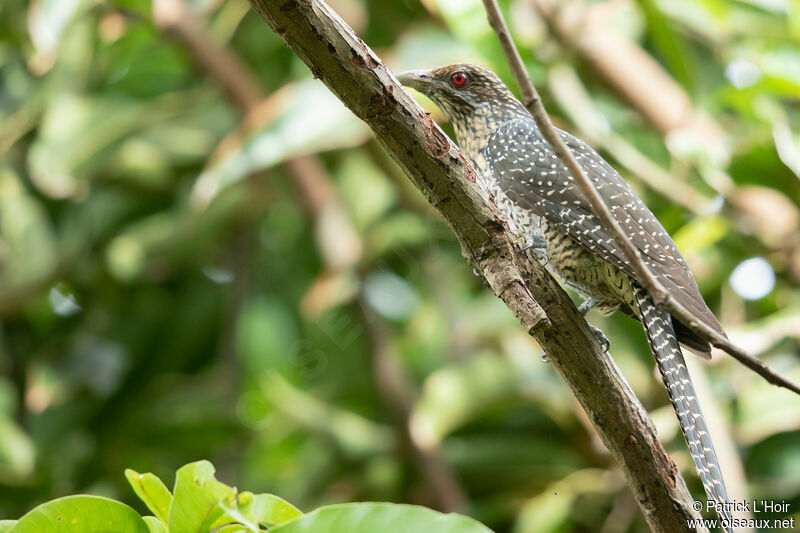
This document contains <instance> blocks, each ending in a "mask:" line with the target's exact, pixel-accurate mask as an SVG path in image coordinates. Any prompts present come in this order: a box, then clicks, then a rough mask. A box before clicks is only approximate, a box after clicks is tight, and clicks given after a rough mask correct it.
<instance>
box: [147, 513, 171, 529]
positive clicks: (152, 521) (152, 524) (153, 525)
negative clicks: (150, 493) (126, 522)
mask: <svg viewBox="0 0 800 533" xmlns="http://www.w3.org/2000/svg"><path fill="white" fill-rule="evenodd" d="M144 522H145V524H147V527H148V528H149V529H150V533H168V532H167V526H166V525H164V522H162V521H161V520H159V519H158V518H156V517H155V516H145V517H144Z"/></svg>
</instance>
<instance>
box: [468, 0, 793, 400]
mask: <svg viewBox="0 0 800 533" xmlns="http://www.w3.org/2000/svg"><path fill="white" fill-rule="evenodd" d="M483 5H484V6H485V7H486V13H487V16H488V19H489V24H490V25H491V26H492V29H494V31H495V33H497V37H498V39H499V40H500V44H501V46H502V47H503V52H504V53H505V55H506V59H507V60H508V63H509V65H510V66H511V72H512V73H513V74H514V78H515V79H516V81H517V84H518V85H519V88H520V92H521V94H522V103H523V104H524V105H525V107H526V108H528V111H530V113H531V115H532V116H533V118H534V120H535V121H536V125H537V126H538V127H539V131H541V132H542V135H543V136H544V138H545V139H546V140H547V142H548V143H549V144H550V146H551V147H552V148H553V150H554V151H555V153H556V155H557V156H558V158H559V159H560V160H561V162H562V163H564V165H566V167H567V170H569V172H570V174H571V175H572V177H573V178H575V182H576V183H577V184H578V186H579V187H580V189H581V192H582V193H583V195H584V196H585V197H586V199H587V201H588V202H589V204H590V205H591V207H592V212H593V213H594V214H595V215H596V216H597V218H599V219H600V222H601V223H602V224H603V226H604V228H605V229H606V231H608V232H609V233H610V234H611V235H612V236H613V237H614V240H615V241H616V243H617V245H618V246H619V247H620V248H621V249H622V251H623V253H624V254H625V257H626V259H627V260H628V264H629V265H630V266H631V268H632V269H633V271H634V273H635V277H636V281H637V282H639V283H640V284H641V285H642V286H643V287H644V288H645V289H646V290H647V292H648V293H649V294H650V297H651V298H653V301H654V302H655V303H656V305H658V306H659V307H662V308H664V309H666V310H667V311H669V312H670V313H671V314H672V316H674V317H676V318H677V319H678V320H680V321H681V322H682V323H683V324H685V325H686V326H688V327H689V328H690V329H691V330H692V331H694V332H695V333H697V334H698V335H700V336H701V337H703V338H706V339H708V340H709V342H710V343H711V344H712V345H713V346H715V347H717V348H720V349H721V350H724V351H725V352H727V353H728V354H730V355H731V356H732V357H733V358H735V359H736V360H737V361H739V362H740V363H742V364H743V365H745V366H746V367H748V368H750V369H751V370H753V371H754V372H756V373H757V374H758V375H760V376H761V377H763V378H764V379H766V380H767V381H768V382H769V383H772V384H773V385H777V386H779V387H785V388H787V389H789V390H791V391H793V392H796V393H797V394H800V384H798V383H797V382H796V381H794V380H792V379H790V378H787V377H785V376H782V375H780V374H778V373H777V372H776V371H774V370H772V369H771V368H769V367H768V366H767V365H765V364H764V363H763V362H761V361H759V360H758V359H756V358H755V357H753V356H752V355H750V354H749V353H747V352H746V351H744V350H742V349H741V348H739V347H737V346H735V345H734V344H733V343H731V342H730V340H728V338H727V337H726V336H725V335H724V334H720V333H718V332H716V331H714V330H713V329H712V328H711V327H710V326H708V325H706V324H705V323H702V322H700V321H698V320H697V318H696V317H695V316H694V315H693V314H692V313H690V312H689V310H688V309H686V308H685V307H684V306H683V305H682V304H681V303H680V302H678V301H677V300H676V299H675V298H673V297H672V295H671V294H669V293H668V292H667V291H666V290H665V289H664V287H663V286H662V285H661V283H660V282H659V281H658V279H656V277H655V276H654V275H653V273H652V272H651V271H650V269H649V268H647V266H646V265H645V264H644V262H643V261H642V258H641V256H640V255H639V250H638V249H637V248H636V246H634V244H633V242H631V240H630V239H629V238H628V237H627V236H626V235H625V232H624V231H623V229H622V227H621V226H620V224H619V222H617V219H615V218H614V215H612V213H611V210H610V209H609V208H608V206H607V205H606V203H605V202H604V201H603V198H602V197H601V196H600V193H598V192H597V189H595V187H594V185H593V184H592V181H591V180H590V179H589V178H588V177H587V176H586V174H585V173H584V171H583V168H582V167H581V166H580V164H578V161H577V160H576V159H575V157H574V156H573V155H572V152H570V150H569V148H567V146H566V144H564V141H563V140H562V139H561V137H559V135H558V134H557V133H556V130H555V128H554V127H553V123H552V122H551V121H550V116H549V115H548V114H547V110H545V108H544V105H543V104H542V101H541V99H540V98H539V94H538V93H537V92H536V88H535V87H534V86H533V83H532V82H531V79H530V77H529V76H528V72H527V71H526V70H525V65H524V64H523V62H522V58H521V57H520V55H519V51H518V50H517V47H516V46H515V45H514V41H513V40H512V38H511V33H510V32H509V31H508V26H507V25H506V21H505V19H504V18H503V14H502V13H501V12H500V7H499V6H498V5H497V1H496V0H483Z"/></svg>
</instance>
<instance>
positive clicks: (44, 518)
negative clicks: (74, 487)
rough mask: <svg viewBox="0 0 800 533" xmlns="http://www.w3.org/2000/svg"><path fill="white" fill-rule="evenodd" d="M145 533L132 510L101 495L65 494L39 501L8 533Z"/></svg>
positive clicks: (140, 518)
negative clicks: (60, 496)
mask: <svg viewBox="0 0 800 533" xmlns="http://www.w3.org/2000/svg"><path fill="white" fill-rule="evenodd" d="M43 531H47V532H48V533H111V532H113V533H149V529H148V528H147V524H146V523H145V521H144V520H143V519H142V517H141V516H139V515H138V513H137V512H136V511H134V510H133V509H131V508H130V507H128V506H127V505H125V504H124V503H120V502H116V501H114V500H110V499H108V498H103V497H101V496H88V495H79V496H67V497H66V498H58V499H56V500H52V501H49V502H47V503H43V504H42V505H40V506H38V507H36V508H35V509H33V510H32V511H30V512H29V513H28V514H26V515H25V516H23V517H22V518H20V519H19V521H18V522H17V524H16V525H15V526H14V527H12V528H11V529H10V530H9V533H42V532H43Z"/></svg>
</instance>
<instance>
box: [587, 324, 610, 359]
mask: <svg viewBox="0 0 800 533" xmlns="http://www.w3.org/2000/svg"><path fill="white" fill-rule="evenodd" d="M589 328H590V329H591V330H592V332H594V334H595V335H596V336H597V340H599V341H600V347H601V348H602V350H603V353H606V352H608V349H609V348H610V347H611V341H609V340H608V337H606V334H605V333H603V330H602V329H600V328H598V327H595V326H592V325H591V324H589Z"/></svg>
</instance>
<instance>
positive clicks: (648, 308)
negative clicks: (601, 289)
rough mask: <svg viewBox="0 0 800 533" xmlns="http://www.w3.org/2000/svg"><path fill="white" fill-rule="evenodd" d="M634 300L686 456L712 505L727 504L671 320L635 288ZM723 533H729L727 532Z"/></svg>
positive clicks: (726, 515) (724, 517) (725, 514)
mask: <svg viewBox="0 0 800 533" xmlns="http://www.w3.org/2000/svg"><path fill="white" fill-rule="evenodd" d="M633 292H634V297H635V299H636V303H637V305H638V306H639V317H640V319H641V321H642V324H643V325H644V329H645V333H646V334H647V341H648V342H649V343H650V349H651V350H652V352H653V356H654V357H655V359H656V366H658V371H659V373H660V374H661V379H662V380H663V381H664V385H665V386H666V388H667V394H668V395H669V399H670V401H671V402H672V407H673V408H674V409H675V413H676V414H677V415H678V421H679V422H680V426H681V431H682V432H683V436H684V438H685V439H686V443H687V444H688V445H689V453H690V454H691V456H692V461H694V466H695V468H696V469H697V473H698V475H699V476H700V481H702V482H703V488H704V489H705V491H706V494H707V495H708V497H709V499H711V500H713V501H714V502H717V503H721V504H727V503H728V494H727V492H726V490H725V482H724V481H723V480H722V472H721V470H720V467H719V463H718V462H717V455H716V453H715V452H714V445H713V444H712V442H711V436H710V435H709V433H708V428H707V427H706V421H705V419H704V418H703V412H702V411H701V410H700V403H699V402H698V401H697V395H696V394H695V391H694V386H693V385H692V380H691V378H690V376H689V371H688V370H687V368H686V362H685V361H684V359H683V353H682V352H681V349H680V345H679V344H678V340H677V338H676V336H675V331H674V330H673V328H672V317H671V316H670V314H669V313H668V312H666V311H662V310H661V309H658V308H657V307H656V306H655V304H654V303H653V300H652V299H651V298H650V296H649V295H648V294H647V292H646V291H645V290H644V289H643V288H641V287H640V286H639V285H638V284H634V287H633ZM721 507H722V509H725V510H724V511H723V512H721V513H718V514H719V517H720V519H722V520H728V521H729V522H728V523H730V519H731V514H730V512H729V511H728V510H727V509H728V506H727V505H725V506H721ZM726 531H732V529H730V528H726Z"/></svg>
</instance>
